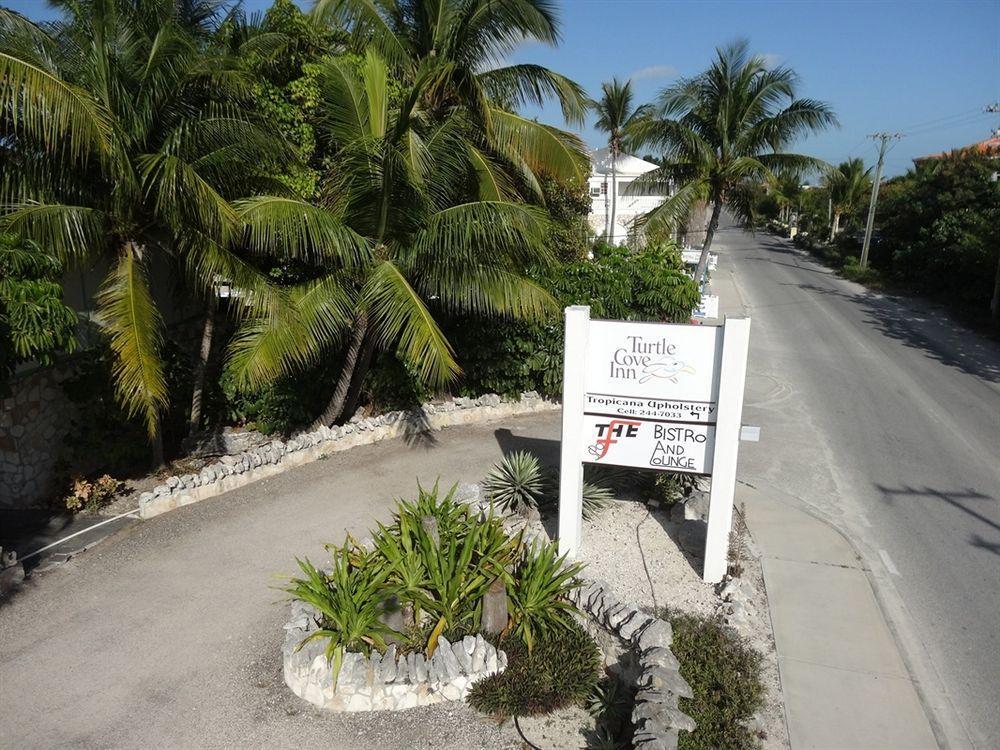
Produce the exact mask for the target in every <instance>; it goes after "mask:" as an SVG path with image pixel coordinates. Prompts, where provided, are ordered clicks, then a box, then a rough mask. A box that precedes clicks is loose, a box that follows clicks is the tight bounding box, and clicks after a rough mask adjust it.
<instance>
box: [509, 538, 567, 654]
mask: <svg viewBox="0 0 1000 750" xmlns="http://www.w3.org/2000/svg"><path fill="white" fill-rule="evenodd" d="M582 569H583V564H582V563H568V562H567V561H566V556H565V555H562V556H560V555H559V551H558V547H557V545H556V544H555V543H554V542H548V543H542V544H538V543H535V544H532V545H531V546H530V547H525V546H522V548H521V556H520V558H519V560H518V562H517V566H516V567H515V569H514V574H513V576H512V577H511V578H512V583H511V585H510V586H509V589H508V592H507V593H508V596H509V597H510V602H511V608H512V610H513V611H512V613H511V623H510V624H511V628H510V631H511V632H512V633H513V634H514V635H516V636H519V637H520V638H521V640H522V641H524V645H525V646H527V648H528V651H531V650H532V649H533V648H534V646H535V642H536V641H537V640H538V638H539V636H542V635H546V634H547V633H549V632H551V631H552V630H554V629H559V628H564V629H565V628H568V627H569V626H570V624H571V623H572V621H573V614H574V613H575V612H576V607H574V606H573V604H572V603H571V602H570V601H569V599H568V598H567V595H568V594H569V592H570V591H571V590H572V589H573V587H574V586H575V585H576V577H577V575H579V573H580V571H581V570H582Z"/></svg>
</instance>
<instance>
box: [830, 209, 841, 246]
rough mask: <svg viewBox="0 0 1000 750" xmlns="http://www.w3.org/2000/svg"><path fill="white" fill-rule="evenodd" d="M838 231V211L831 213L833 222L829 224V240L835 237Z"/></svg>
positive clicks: (831, 240)
mask: <svg viewBox="0 0 1000 750" xmlns="http://www.w3.org/2000/svg"><path fill="white" fill-rule="evenodd" d="M839 231H840V211H837V212H835V213H834V214H833V224H831V225H830V242H833V241H834V240H835V239H837V232H839Z"/></svg>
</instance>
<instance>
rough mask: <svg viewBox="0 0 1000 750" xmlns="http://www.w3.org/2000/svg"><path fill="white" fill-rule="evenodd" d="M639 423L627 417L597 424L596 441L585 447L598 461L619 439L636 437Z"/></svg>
mask: <svg viewBox="0 0 1000 750" xmlns="http://www.w3.org/2000/svg"><path fill="white" fill-rule="evenodd" d="M640 425H642V422H633V421H632V420H628V419H612V420H611V421H610V422H608V423H607V424H599V425H597V441H596V442H595V443H594V444H593V445H591V446H590V447H588V448H587V452H588V453H590V455H592V456H593V457H594V460H595V461H600V460H601V459H602V458H604V457H605V456H606V455H608V450H609V449H610V448H611V446H612V445H614V444H615V443H617V442H618V440H619V439H623V438H634V437H638V436H639V427H640Z"/></svg>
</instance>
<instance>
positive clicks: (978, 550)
mask: <svg viewBox="0 0 1000 750" xmlns="http://www.w3.org/2000/svg"><path fill="white" fill-rule="evenodd" d="M716 249H718V250H719V251H720V253H721V260H720V267H719V271H718V273H717V274H716V277H717V279H718V281H717V286H718V289H719V291H721V292H722V295H723V307H724V309H726V308H728V310H729V311H730V312H737V311H738V310H737V309H736V308H738V307H740V306H742V307H743V308H744V309H745V310H746V312H747V314H749V315H751V316H752V318H753V323H752V327H751V353H750V364H749V375H748V378H749V380H748V387H747V401H746V405H745V409H744V420H743V421H744V423H746V424H758V425H761V426H762V427H763V433H762V436H761V443H760V444H758V445H750V444H745V446H746V447H745V448H744V449H743V450H742V452H741V456H740V472H739V474H740V477H741V479H743V480H745V481H748V482H751V483H753V482H754V481H755V479H760V480H766V481H768V482H771V483H773V484H774V485H776V486H778V487H781V488H783V489H785V490H786V491H788V492H789V493H791V494H793V495H795V496H797V497H799V498H801V499H803V500H805V501H806V502H807V503H809V504H810V505H811V506H812V507H813V508H815V509H817V510H818V511H819V512H820V514H821V515H822V516H824V517H826V518H828V519H830V520H832V521H834V522H835V523H836V525H838V526H839V527H840V528H841V529H843V530H845V531H847V532H848V534H849V536H850V537H851V538H852V539H853V540H854V541H856V542H857V543H858V546H859V547H860V548H861V549H862V551H863V553H864V556H865V559H866V560H867V561H868V562H869V563H870V567H871V569H872V573H873V577H874V578H875V580H876V588H877V590H878V592H879V596H880V599H881V600H882V601H883V605H884V606H885V608H886V609H887V611H888V613H889V615H890V620H891V622H892V624H893V626H894V627H895V629H896V630H897V631H898V636H899V637H900V639H901V640H902V641H903V646H904V651H905V652H906V654H907V656H908V658H909V659H910V660H911V664H912V665H913V667H914V674H915V675H916V676H917V678H918V680H920V681H921V682H922V683H923V685H924V687H925V689H926V695H925V698H926V699H927V700H928V701H930V702H931V703H932V704H935V703H936V704H938V705H937V706H936V708H938V709H940V710H939V713H940V714H942V715H943V714H947V713H948V711H949V708H950V707H953V708H954V709H955V710H956V711H957V716H958V719H959V723H960V724H961V725H962V727H964V730H965V731H966V732H967V734H968V737H969V738H971V740H972V743H973V744H974V745H975V746H976V747H978V748H984V749H985V748H997V747H1000V712H998V711H997V706H998V705H1000V619H998V618H1000V346H998V345H997V343H996V342H994V341H989V340H987V339H985V338H982V337H980V336H977V335H975V334H973V333H971V332H969V331H967V330H965V329H963V328H962V327H961V326H959V325H957V324H955V323H953V322H952V321H950V320H949V319H948V318H947V316H946V315H945V314H944V313H943V312H942V311H941V310H939V309H935V308H933V307H931V306H929V305H928V306H925V305H922V304H920V303H914V302H912V301H905V300H896V299H892V298H887V297H885V296H883V295H878V294H872V293H869V292H867V291H866V290H865V289H864V288H863V287H861V286H859V285H857V284H854V283H852V282H848V281H846V280H844V279H841V278H839V277H837V276H836V275H834V274H833V273H832V272H830V271H829V270H828V269H826V268H825V267H823V266H822V265H820V264H818V263H816V262H814V261H812V260H811V259H810V258H809V257H808V256H806V255H805V254H803V253H802V252H800V251H798V250H796V249H794V248H793V247H792V246H791V244H790V243H788V242H786V241H782V240H778V239H775V238H772V237H770V236H768V235H757V236H751V235H749V234H747V233H745V232H743V231H741V230H739V229H737V228H735V227H732V226H729V227H725V228H724V229H723V231H722V232H720V234H719V235H718V237H717V247H716ZM727 297H728V299H727ZM938 679H939V684H938V685H937V688H935V685H934V683H935V682H936V681H937V680H938ZM942 687H943V691H941V690H940V688H942ZM942 692H943V694H942ZM949 702H950V704H951V706H949V705H946V704H948V703H949ZM954 715H955V714H954V713H952V717H953V718H954ZM945 721H947V720H946V719H945ZM953 729H954V727H953ZM952 736H953V737H954V732H952Z"/></svg>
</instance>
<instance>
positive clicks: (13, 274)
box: [0, 234, 77, 395]
mask: <svg viewBox="0 0 1000 750" xmlns="http://www.w3.org/2000/svg"><path fill="white" fill-rule="evenodd" d="M62 270H63V269H62V264H61V263H60V262H59V260H58V259H57V258H55V257H54V256H52V255H49V254H47V253H45V252H43V251H42V250H41V249H40V248H39V247H38V245H36V244H35V243H33V242H29V241H27V240H21V239H17V238H15V237H13V236H11V235H8V234H0V395H3V393H4V390H5V387H6V380H7V377H8V376H9V375H10V373H11V372H12V371H13V369H14V366H15V365H16V364H18V363H19V362H27V361H30V360H37V361H38V362H39V363H41V364H50V363H51V362H52V361H53V355H54V354H55V353H56V352H59V351H72V350H73V349H74V348H75V347H76V336H75V331H76V324H77V319H76V313H75V312H73V310H72V309H70V308H69V307H67V306H66V305H64V304H63V301H62V297H63V292H62V286H61V285H60V283H59V279H60V277H61V276H62Z"/></svg>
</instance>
